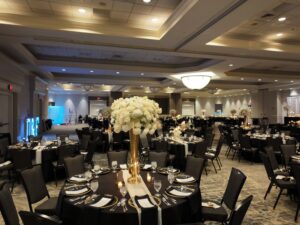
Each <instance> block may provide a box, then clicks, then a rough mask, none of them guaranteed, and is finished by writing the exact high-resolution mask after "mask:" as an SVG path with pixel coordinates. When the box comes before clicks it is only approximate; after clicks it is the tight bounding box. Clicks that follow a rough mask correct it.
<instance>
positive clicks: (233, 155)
mask: <svg viewBox="0 0 300 225" xmlns="http://www.w3.org/2000/svg"><path fill="white" fill-rule="evenodd" d="M235 154H236V151H235V150H234V152H233V155H232V158H231V159H232V160H234V157H235Z"/></svg>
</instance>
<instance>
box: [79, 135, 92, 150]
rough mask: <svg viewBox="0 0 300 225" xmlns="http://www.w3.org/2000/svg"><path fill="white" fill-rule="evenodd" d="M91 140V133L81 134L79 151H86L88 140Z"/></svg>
mask: <svg viewBox="0 0 300 225" xmlns="http://www.w3.org/2000/svg"><path fill="white" fill-rule="evenodd" d="M90 140H91V135H89V134H82V138H81V140H80V148H81V150H80V151H86V150H87V147H88V144H89V141H90Z"/></svg>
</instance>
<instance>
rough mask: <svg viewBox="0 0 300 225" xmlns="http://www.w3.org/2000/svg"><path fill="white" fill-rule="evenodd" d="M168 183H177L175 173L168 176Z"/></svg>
mask: <svg viewBox="0 0 300 225" xmlns="http://www.w3.org/2000/svg"><path fill="white" fill-rule="evenodd" d="M168 181H169V183H170V184H173V183H174V181H175V175H174V173H172V172H171V173H169V174H168Z"/></svg>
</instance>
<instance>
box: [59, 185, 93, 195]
mask: <svg viewBox="0 0 300 225" xmlns="http://www.w3.org/2000/svg"><path fill="white" fill-rule="evenodd" d="M84 188H86V189H87V190H86V191H84V192H80V193H74V194H72V193H70V192H69V193H67V191H79V190H82V189H84ZM91 191H92V190H91V189H90V188H89V187H87V186H85V185H80V186H75V187H74V186H72V187H68V188H65V189H64V192H65V195H66V196H68V197H77V196H82V195H86V194H88V193H90V192H91Z"/></svg>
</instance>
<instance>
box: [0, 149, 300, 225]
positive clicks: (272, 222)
mask: <svg viewBox="0 0 300 225" xmlns="http://www.w3.org/2000/svg"><path fill="white" fill-rule="evenodd" d="M94 157H95V158H96V159H97V160H99V161H100V162H101V163H106V161H105V159H106V156H105V155H103V154H97V155H95V156H94ZM221 160H222V162H223V167H222V170H221V171H220V170H218V173H217V174H216V173H215V172H214V170H213V167H212V166H211V164H210V163H209V164H208V176H206V175H205V173H204V174H203V176H202V181H201V191H202V195H203V198H204V199H212V200H217V199H220V198H221V197H222V195H223V192H224V190H225V187H226V184H227V179H228V177H229V174H230V170H231V168H232V167H236V168H238V169H240V170H241V171H243V172H244V173H245V174H246V175H247V180H246V183H245V185H244V188H243V190H242V193H241V196H240V198H239V200H242V199H244V198H245V197H247V196H249V195H254V200H253V202H252V205H251V206H250V208H249V211H248V213H247V215H246V218H245V220H244V223H243V224H247V225H248V224H249V225H250V224H251V225H279V224H280V225H292V224H297V223H295V222H294V215H295V210H296V203H295V202H292V201H290V199H289V197H288V196H286V195H283V196H282V197H281V199H280V201H279V203H278V206H277V208H276V209H275V210H273V204H274V201H275V199H276V197H277V194H278V192H279V190H278V189H275V188H273V189H272V191H271V193H270V194H269V195H268V197H267V199H266V200H264V199H263V196H264V193H265V191H266V189H267V187H268V184H269V181H268V179H267V176H266V172H265V170H264V167H263V165H262V164H258V163H255V164H250V163H249V162H248V161H245V160H242V161H241V162H238V161H237V160H231V159H227V158H225V157H224V154H223V153H221ZM61 184H62V181H61V182H59V185H58V187H56V186H55V184H54V182H51V183H48V184H47V187H48V190H49V192H50V195H51V196H57V194H58V191H57V190H59V189H60V186H61ZM13 198H14V201H15V204H16V206H17V209H18V210H28V205H27V199H26V195H25V193H24V190H23V188H22V186H21V185H18V186H17V187H16V188H15V190H14V193H13ZM0 224H4V222H3V219H2V217H0ZM205 224H218V223H212V222H206V223H205ZM298 224H300V218H299V222H298Z"/></svg>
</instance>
